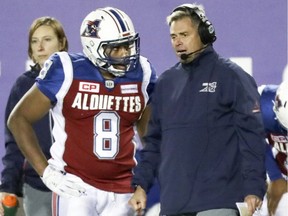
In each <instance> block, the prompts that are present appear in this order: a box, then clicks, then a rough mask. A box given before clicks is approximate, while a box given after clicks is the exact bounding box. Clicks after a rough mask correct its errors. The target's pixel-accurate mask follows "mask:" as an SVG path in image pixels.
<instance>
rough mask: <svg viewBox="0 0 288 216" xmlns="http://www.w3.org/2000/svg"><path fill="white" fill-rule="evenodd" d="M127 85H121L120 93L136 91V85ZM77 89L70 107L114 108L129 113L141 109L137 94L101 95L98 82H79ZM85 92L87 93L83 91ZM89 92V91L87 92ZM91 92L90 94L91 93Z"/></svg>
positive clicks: (85, 108)
mask: <svg viewBox="0 0 288 216" xmlns="http://www.w3.org/2000/svg"><path fill="white" fill-rule="evenodd" d="M127 86H128V87H129V90H128V91H127V87H125V86H121V92H122V94H125V93H126V94H128V93H131V92H133V93H136V91H137V92H138V90H137V85H135V86H133V85H132V86H131V85H127ZM79 91H80V92H78V93H77V94H76V96H75V98H74V101H73V103H72V108H74V109H81V110H115V111H123V112H129V113H135V112H140V111H141V99H140V96H139V95H135V96H131V95H130V96H128V95H127V96H114V95H102V94H99V92H100V85H99V84H98V83H90V82H80V83H79ZM85 92H87V93H85ZM88 92H89V93H88ZM91 93H92V94H91Z"/></svg>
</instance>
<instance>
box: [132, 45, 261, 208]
mask: <svg viewBox="0 0 288 216" xmlns="http://www.w3.org/2000/svg"><path fill="white" fill-rule="evenodd" d="M151 105H152V115H151V119H150V121H149V126H148V132H147V135H146V136H145V137H144V141H145V148H144V149H143V151H142V155H141V156H142V158H143V160H142V161H141V162H140V163H139V164H138V166H137V167H136V169H135V176H134V178H133V181H132V184H133V185H141V186H142V188H144V190H145V191H149V188H150V187H151V185H152V183H153V176H155V175H157V176H158V178H159V183H160V190H161V193H160V202H161V214H177V213H185V212H198V211H204V210H208V209H215V208H235V209H236V205H235V202H241V201H243V200H244V197H245V196H247V195H249V194H254V195H257V196H259V197H260V198H263V196H264V194H265V179H266V177H265V146H266V144H265V133H264V127H263V123H262V119H261V113H260V109H259V93H258V91H257V85H256V83H255V81H254V79H253V78H252V77H251V76H250V75H249V74H247V73H246V72H245V71H243V70H242V69H241V68H240V67H239V66H237V65H236V64H234V63H232V62H231V61H229V60H227V59H223V58H221V57H219V56H218V54H217V53H216V52H215V51H214V49H213V47H212V46H209V47H208V48H207V49H206V50H205V51H204V52H202V53H201V54H200V55H199V56H198V57H197V58H196V59H195V60H193V61H192V62H191V63H189V64H185V65H183V64H181V63H178V64H176V65H175V66H173V67H172V68H170V69H168V70H167V71H165V72H164V73H163V74H161V76H160V77H159V79H158V81H157V84H156V88H155V92H154V95H153V97H152V103H151Z"/></svg>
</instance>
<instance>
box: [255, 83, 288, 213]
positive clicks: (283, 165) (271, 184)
mask: <svg viewBox="0 0 288 216" xmlns="http://www.w3.org/2000/svg"><path fill="white" fill-rule="evenodd" d="M258 90H259V93H260V95H261V100H260V102H261V103H260V105H261V110H262V117H263V122H264V126H265V131H266V136H267V143H268V144H269V145H267V147H266V170H267V175H268V177H269V178H268V179H267V185H268V187H267V193H266V196H265V197H264V200H263V205H262V207H261V209H260V213H261V215H262V216H268V215H274V216H284V215H287V210H288V206H287V204H288V172H287V171H288V156H287V155H288V136H287V128H288V112H287V101H288V97H287V95H288V94H287V93H288V82H287V81H284V82H282V83H281V84H280V85H271V84H270V85H262V86H260V87H259V88H258Z"/></svg>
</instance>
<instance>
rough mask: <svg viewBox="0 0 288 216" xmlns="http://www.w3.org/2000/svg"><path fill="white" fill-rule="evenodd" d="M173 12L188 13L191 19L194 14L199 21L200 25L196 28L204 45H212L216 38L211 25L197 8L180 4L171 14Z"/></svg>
mask: <svg viewBox="0 0 288 216" xmlns="http://www.w3.org/2000/svg"><path fill="white" fill-rule="evenodd" d="M175 11H184V12H188V13H189V14H190V15H191V17H193V15H194V14H196V15H197V17H198V18H199V19H200V23H199V26H198V33H199V36H200V39H201V41H202V43H203V44H204V45H206V44H212V43H213V42H215V41H216V38H217V37H216V34H215V29H214V27H213V25H212V23H211V22H210V21H209V20H208V19H207V18H206V16H205V14H204V12H203V11H201V10H199V8H198V7H195V6H193V5H192V4H182V5H180V6H178V7H176V8H175V9H174V10H173V11H172V13H173V12H175Z"/></svg>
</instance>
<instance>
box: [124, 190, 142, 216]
mask: <svg viewBox="0 0 288 216" xmlns="http://www.w3.org/2000/svg"><path fill="white" fill-rule="evenodd" d="M146 202H147V195H146V192H145V191H144V190H143V188H142V187H141V186H139V185H138V186H137V188H136V190H135V192H134V194H133V196H132V197H131V199H130V200H129V202H128V203H129V205H130V206H131V207H132V208H133V209H134V211H136V212H137V216H138V215H142V213H143V211H144V209H145V208H146Z"/></svg>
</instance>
